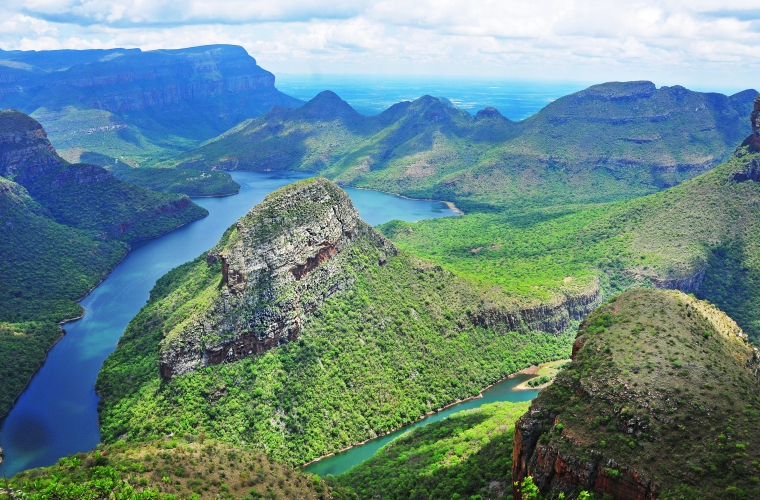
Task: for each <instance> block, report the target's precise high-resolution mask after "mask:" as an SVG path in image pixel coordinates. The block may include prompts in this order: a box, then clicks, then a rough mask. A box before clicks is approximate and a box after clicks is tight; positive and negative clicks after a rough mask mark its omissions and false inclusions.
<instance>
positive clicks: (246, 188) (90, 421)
mask: <svg viewBox="0 0 760 500" xmlns="http://www.w3.org/2000/svg"><path fill="white" fill-rule="evenodd" d="M231 175H232V178H233V179H234V180H235V182H237V183H238V184H240V186H241V189H240V193H239V194H237V195H234V196H228V197H224V198H199V199H195V200H194V201H195V202H196V203H198V204H199V205H202V206H203V207H205V208H206V209H207V210H208V211H209V216H208V217H206V218H204V219H201V220H199V221H196V222H193V223H191V224H188V225H187V226H184V227H181V228H179V229H177V230H176V231H173V232H171V233H169V234H166V235H164V236H161V237H160V238H156V239H154V240H150V241H147V242H143V243H139V244H136V245H134V246H133V249H132V251H130V252H129V253H128V254H127V256H126V257H125V258H124V260H123V261H122V262H121V263H120V264H119V265H118V266H117V267H116V268H115V269H114V270H113V271H112V272H111V274H110V275H109V276H108V278H107V279H105V280H104V281H103V282H102V283H101V284H100V285H98V286H97V287H96V288H95V289H94V290H93V291H92V293H90V294H89V295H88V296H87V297H86V298H85V299H84V300H82V302H81V304H82V306H83V307H84V310H85V315H84V317H83V318H82V319H80V320H77V321H73V322H71V323H67V324H66V325H65V326H64V328H65V329H66V335H64V336H63V338H62V339H61V341H60V342H58V343H57V344H56V345H55V346H54V347H53V348H52V349H51V350H50V352H49V353H48V357H47V360H46V361H45V363H44V364H43V365H42V367H41V368H40V370H39V371H38V372H37V373H36V374H35V375H34V377H33V378H32V380H31V382H30V384H29V385H28V387H27V388H26V390H25V391H24V393H23V394H22V395H21V397H20V398H19V400H18V401H17V402H16V404H15V405H14V407H13V408H12V409H11V412H10V413H9V414H8V416H7V417H6V418H5V419H4V420H3V421H2V422H0V446H2V447H3V449H4V451H5V460H4V461H3V463H2V464H1V465H0V476H7V477H10V476H12V475H13V474H15V473H17V472H19V471H22V470H25V469H29V468H33V467H41V466H45V465H51V464H53V463H55V462H56V461H57V460H58V459H59V458H61V457H63V456H66V455H70V454H72V453H78V452H83V451H88V450H91V449H93V448H94V447H95V446H96V445H97V444H98V443H99V442H100V429H99V428H98V413H97V407H98V396H97V395H96V394H95V390H94V386H95V379H96V378H97V375H98V371H99V370H100V367H101V366H102V364H103V361H105V359H106V358H107V357H108V355H109V354H111V352H113V350H114V349H115V348H116V343H117V342H118V340H119V338H120V337H121V335H122V333H123V332H124V329H125V327H126V326H127V323H129V321H130V320H131V319H132V318H133V317H134V316H135V314H137V312H138V311H139V310H140V308H142V306H143V305H145V302H146V301H147V300H148V294H149V292H150V289H151V288H153V285H154V284H155V282H156V280H157V279H158V278H160V277H161V276H163V275H164V274H165V273H166V272H167V271H169V270H170V269H173V268H174V267H176V266H178V265H180V264H182V263H184V262H187V261H189V260H192V259H194V258H195V257H197V256H198V255H200V254H201V253H202V252H204V251H206V250H208V249H209V248H211V247H212V246H214V244H215V243H216V242H217V240H218V239H219V238H220V237H221V236H222V233H223V232H224V230H225V229H226V228H227V227H229V226H230V225H232V224H233V223H234V222H235V221H236V220H238V219H239V218H240V217H242V216H243V215H244V214H245V213H246V212H248V210H250V209H251V207H253V206H254V205H256V204H257V203H259V202H260V201H261V200H262V199H264V196H266V195H267V194H268V193H270V192H272V191H273V190H275V189H277V188H279V187H281V186H284V185H286V184H289V183H291V182H293V181H296V180H298V179H303V178H305V177H308V175H306V174H301V173H294V172H284V173H283V172H277V173H275V172H271V173H254V172H232V173H231ZM347 191H348V193H349V195H350V196H351V199H352V200H353V202H354V204H355V205H356V207H357V209H358V210H359V213H360V214H361V216H362V218H363V219H364V220H365V221H367V222H369V223H370V224H373V225H377V224H381V223H383V222H387V221H389V220H392V219H403V220H407V221H415V220H421V219H428V218H433V217H444V216H450V215H454V212H453V211H452V210H451V209H450V208H449V207H447V206H446V205H445V204H444V203H441V202H437V201H423V200H408V199H404V198H400V197H398V196H394V195H390V194H385V193H379V192H376V191H366V190H358V189H347Z"/></svg>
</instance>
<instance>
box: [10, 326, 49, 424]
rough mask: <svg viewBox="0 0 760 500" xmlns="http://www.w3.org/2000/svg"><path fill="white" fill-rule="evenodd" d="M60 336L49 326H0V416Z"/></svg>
mask: <svg viewBox="0 0 760 500" xmlns="http://www.w3.org/2000/svg"><path fill="white" fill-rule="evenodd" d="M62 334H63V332H61V329H60V328H58V325H56V324H55V323H51V322H48V323H44V322H40V323H0V380H1V381H2V383H0V416H2V415H5V413H6V412H7V411H8V410H9V409H10V407H11V405H12V404H13V401H14V400H15V399H16V396H17V395H18V394H19V393H21V391H22V389H23V388H24V386H25V385H26V384H27V382H29V379H30V378H31V376H32V374H33V373H34V372H35V371H36V370H37V368H39V366H40V365H41V364H42V361H43V360H44V359H45V354H46V353H47V351H48V349H50V346H52V345H53V343H55V341H56V340H57V339H58V338H60V336H61V335H62Z"/></svg>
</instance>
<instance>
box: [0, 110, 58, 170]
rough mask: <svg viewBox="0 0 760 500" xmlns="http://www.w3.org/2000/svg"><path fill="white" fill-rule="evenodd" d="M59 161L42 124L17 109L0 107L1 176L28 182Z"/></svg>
mask: <svg viewBox="0 0 760 500" xmlns="http://www.w3.org/2000/svg"><path fill="white" fill-rule="evenodd" d="M61 165H62V162H61V159H60V158H59V157H58V155H57V154H56V152H55V149H53V146H52V145H51V144H50V141H48V138H47V134H45V130H44V129H43V128H42V125H40V124H39V123H37V121H36V120H34V119H33V118H31V117H29V116H27V115H25V114H24V113H21V112H20V111H16V110H13V109H5V110H2V111H0V176H3V177H6V178H9V179H14V180H16V182H19V183H21V184H27V183H30V182H34V181H35V180H37V179H38V178H39V177H41V176H42V175H44V174H46V173H48V172H50V171H54V170H57V169H59V168H61Z"/></svg>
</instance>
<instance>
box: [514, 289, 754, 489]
mask: <svg viewBox="0 0 760 500" xmlns="http://www.w3.org/2000/svg"><path fill="white" fill-rule="evenodd" d="M572 360H573V362H572V363H571V365H570V366H569V367H568V368H567V369H565V370H564V371H562V372H561V373H560V374H559V375H558V376H557V378H556V380H555V382H554V384H553V385H552V386H550V387H549V388H547V389H545V390H544V391H542V392H541V393H540V394H539V396H538V397H537V398H536V399H535V400H534V401H533V403H532V404H531V407H530V409H529V411H528V412H527V413H526V414H525V415H523V416H522V417H521V418H520V419H519V420H518V421H517V422H516V425H515V435H514V441H513V469H512V479H513V482H514V485H515V486H514V497H515V498H516V499H518V500H519V499H521V498H522V494H521V491H520V486H519V484H520V483H522V482H523V480H524V479H525V478H526V477H527V476H531V477H532V479H533V482H534V484H536V485H537V486H538V487H539V489H540V490H541V493H542V495H544V496H545V497H546V498H558V497H559V495H560V494H562V495H564V498H568V499H572V498H576V496H577V495H578V494H579V492H581V491H590V492H593V493H595V494H596V495H597V497H601V496H605V498H612V499H614V500H653V499H656V498H671V497H672V498H678V497H679V496H678V495H683V494H684V493H688V492H689V491H692V492H700V494H701V496H700V498H717V496H714V495H717V494H719V493H720V492H723V491H724V490H725V491H733V490H732V488H735V489H736V490H737V491H745V492H749V491H753V492H754V493H758V491H755V489H756V486H753V485H754V482H753V481H752V478H751V477H750V476H748V475H747V474H745V473H744V472H743V471H745V470H749V469H746V467H749V464H751V463H753V462H752V461H753V460H755V459H756V455H757V453H756V452H754V451H752V452H750V453H737V452H736V450H739V451H741V450H745V449H750V447H751V446H752V443H750V442H747V440H748V439H750V438H748V436H754V433H755V432H756V429H757V428H758V425H757V423H756V421H755V420H749V419H747V420H745V421H743V422H741V423H737V422H736V419H735V416H736V415H738V414H740V413H744V414H747V415H749V414H754V412H755V411H758V408H760V399H758V397H759V396H760V384H758V374H759V372H760V354H758V350H757V349H756V348H754V347H752V346H751V345H749V344H748V342H747V336H746V335H745V334H744V333H743V332H742V330H741V329H740V328H739V327H738V326H737V324H736V323H735V322H734V321H733V320H732V319H731V318H729V317H728V316H726V315H725V314H724V313H722V312H721V311H720V310H718V309H717V308H715V307H714V306H712V305H711V304H709V303H707V302H703V301H699V300H697V299H695V298H693V297H691V296H687V295H685V294H684V293H682V292H678V291H671V290H653V289H635V290H631V291H629V292H625V293H624V294H622V295H620V296H619V297H617V298H616V300H614V301H611V302H609V303H607V304H605V305H604V306H602V307H600V308H599V310H597V311H595V312H594V313H592V314H591V315H590V316H589V317H588V318H587V319H586V320H584V322H583V323H582V324H581V327H580V329H579V333H578V337H577V338H576V341H575V343H574V345H573V351H572ZM716 367H720V370H716ZM713 391H715V392H713ZM715 394H717V395H718V397H715V396H714V395H715ZM713 434H714V435H713ZM750 475H751V474H750ZM726 488H728V489H726ZM753 488H755V489H753ZM675 492H679V493H678V494H676V493H675ZM673 495H675V496H673ZM750 497H753V495H752V494H750ZM684 498H690V497H689V496H688V495H686V496H684Z"/></svg>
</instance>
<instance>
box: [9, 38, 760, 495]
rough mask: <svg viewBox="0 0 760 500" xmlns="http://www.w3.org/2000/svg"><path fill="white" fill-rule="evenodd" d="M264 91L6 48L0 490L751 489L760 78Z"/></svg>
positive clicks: (133, 54) (158, 56) (182, 69)
mask: <svg viewBox="0 0 760 500" xmlns="http://www.w3.org/2000/svg"><path fill="white" fill-rule="evenodd" d="M274 82H275V78H274V75H273V74H272V73H270V72H268V71H266V70H264V69H263V68H261V67H259V66H258V65H257V63H256V61H255V60H254V59H253V58H252V57H250V56H249V55H248V53H247V52H246V51H245V49H243V48H242V47H236V46H230V45H210V46H202V47H192V48H188V49H177V50H154V51H141V50H139V49H135V50H132V49H109V50H84V51H50V52H45V51H42V52H22V51H0V105H2V106H3V107H16V108H18V109H19V110H20V111H16V110H13V109H7V110H4V111H0V209H1V210H0V252H2V255H1V256H0V257H2V260H0V262H2V263H1V264H0V276H2V278H0V279H1V280H2V288H1V289H0V304H2V306H0V414H5V415H6V416H5V418H4V419H3V420H2V421H0V446H2V449H1V450H2V451H0V458H2V461H0V472H2V473H3V474H4V475H6V476H7V477H8V478H9V480H7V481H6V483H5V485H4V487H1V486H2V485H0V499H3V500H4V499H5V498H8V499H9V500H10V499H11V498H12V499H14V500H15V499H16V498H40V499H42V498H71V499H74V498H100V497H101V496H103V495H105V496H113V497H114V498H146V499H147V498H166V499H170V498H175V499H176V498H285V497H292V498H336V499H343V498H345V499H356V498H421V499H428V498H445V499H449V498H512V499H513V500H518V499H523V500H538V499H541V500H544V499H545V500H549V499H551V500H554V499H559V498H568V499H575V498H579V499H582V498H586V499H587V498H597V499H598V498H602V499H604V500H608V499H610V498H611V499H613V500H616V499H625V500H638V499H642V500H643V499H654V498H659V499H662V500H670V499H673V500H675V499H678V498H694V499H705V500H707V499H710V498H736V499H749V498H753V497H754V495H755V494H756V493H758V492H760V486H758V477H760V475H759V474H758V470H757V462H758V461H760V458H758V457H756V456H755V454H756V453H755V448H756V446H755V445H754V444H753V439H754V438H753V436H754V434H755V429H754V427H755V426H756V418H755V417H756V413H757V411H756V410H757V409H756V408H754V406H753V405H755V406H756V403H757V402H758V401H756V400H757V399H758V398H757V397H756V396H757V394H755V393H757V392H758V391H760V386H759V385H758V378H757V375H756V373H755V372H756V371H757V364H758V361H757V358H758V354H757V353H758V351H757V348H756V347H754V345H758V344H760V326H759V325H760V317H759V316H758V300H760V264H759V263H758V262H759V261H758V259H757V256H758V255H760V246H759V245H760V237H758V234H760V227H759V226H758V224H759V223H760V214H758V210H757V208H758V204H759V203H760V167H758V165H760V119H758V117H759V116H760V97H758V96H757V92H756V91H754V90H746V91H743V92H739V93H735V94H733V95H730V96H728V95H723V94H717V93H704V92H695V91H691V90H688V89H686V88H684V87H681V86H677V85H676V86H661V87H657V86H656V85H655V84H653V83H651V82H648V81H631V82H609V83H603V84H598V85H593V86H590V87H588V88H586V89H585V90H581V91H578V92H575V93H572V94H569V95H567V96H565V97H561V98H558V99H556V100H555V101H553V102H551V103H549V104H548V105H547V106H546V107H544V108H543V109H541V110H539V111H538V112H537V113H535V114H533V115H532V116H529V117H527V118H525V119H522V120H521V121H512V120H510V119H508V118H506V117H504V116H503V115H502V114H501V113H500V112H499V111H497V110H496V109H495V108H493V107H486V108H484V109H481V110H478V111H477V112H474V111H475V110H472V111H473V113H472V114H471V113H469V112H467V111H465V110H464V109H462V108H459V107H457V106H455V105H454V104H453V103H452V101H450V100H449V99H447V98H446V97H444V96H439V97H431V96H428V95H424V96H420V97H415V98H414V99H413V100H409V101H402V102H398V103H395V104H393V105H391V106H390V107H388V108H387V109H385V110H383V111H381V112H378V113H376V114H367V115H365V114H361V113H359V112H357V111H356V110H355V109H354V108H352V107H351V106H350V105H349V104H348V103H347V102H345V101H344V100H343V99H342V98H341V97H340V96H339V95H338V94H336V93H334V92H332V91H330V90H325V91H323V92H321V93H319V94H318V95H316V96H315V97H314V98H312V99H310V100H309V101H307V102H303V101H301V100H298V99H295V98H293V97H290V96H288V95H286V94H284V93H282V92H280V91H279V90H278V89H277V88H276V87H275V85H274ZM378 111H379V110H378ZM438 200H441V201H438ZM687 294H688V295H687ZM571 354H572V361H570V362H567V361H565V360H566V359H567V358H568V356H570V355H571ZM560 360H562V361H560ZM542 363H551V366H552V370H551V375H550V376H546V377H541V376H538V375H536V374H534V373H533V372H531V374H522V375H520V374H519V372H521V371H522V370H524V369H526V368H529V367H531V366H535V365H538V364H542ZM555 365H556V366H555ZM555 375H556V378H555ZM529 382H530V383H529ZM708 430H709V432H708ZM51 495H52V496H51ZM593 495H596V496H593Z"/></svg>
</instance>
